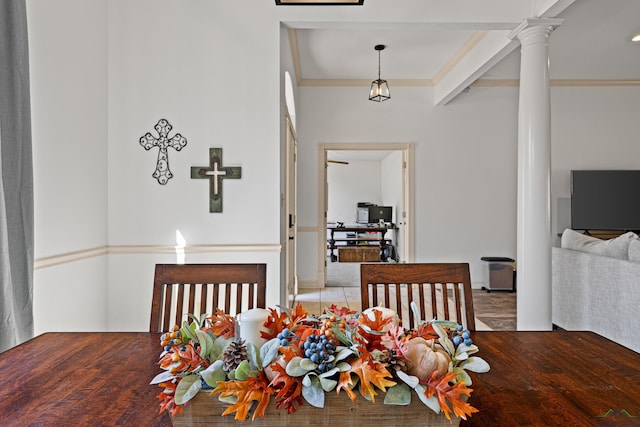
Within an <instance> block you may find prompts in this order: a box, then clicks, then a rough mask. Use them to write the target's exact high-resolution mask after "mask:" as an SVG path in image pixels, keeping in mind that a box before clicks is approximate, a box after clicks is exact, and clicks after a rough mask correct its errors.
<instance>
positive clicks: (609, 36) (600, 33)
mask: <svg viewBox="0 0 640 427" xmlns="http://www.w3.org/2000/svg"><path fill="white" fill-rule="evenodd" d="M369 1H371V0H369ZM366 2H367V0H365V6H366ZM540 3H542V2H540ZM546 3H548V4H551V5H552V7H550V8H549V9H548V10H549V12H548V13H549V14H548V16H546V15H545V17H557V18H561V19H564V22H563V23H562V24H561V25H560V26H559V27H557V28H556V30H555V31H554V32H553V33H552V34H551V36H550V42H549V57H550V64H551V67H550V76H551V78H552V79H585V80H625V81H632V83H631V84H634V85H636V84H640V43H632V42H631V41H630V37H631V36H632V35H634V34H637V33H640V0H549V1H547V2H546ZM567 5H568V7H567ZM322 7H328V6H322ZM336 7H341V8H345V7H347V8H354V7H361V6H336ZM565 7H566V8H565ZM559 10H560V11H561V12H559V13H557V12H558V11H559ZM524 18H526V17H523V19H524ZM519 23H520V22H509V23H502V24H495V23H494V24H492V25H493V27H490V26H486V28H487V29H488V31H487V32H486V33H485V34H484V35H483V34H481V33H478V32H477V30H478V29H479V28H480V25H479V24H477V25H474V24H469V25H466V26H465V25H455V26H447V25H433V24H431V25H416V24H415V23H414V24H406V25H388V24H387V25H384V27H382V26H378V27H376V25H375V24H369V25H353V26H350V25H347V24H344V25H340V26H333V27H332V28H322V29H321V28H317V29H316V28H295V26H293V27H292V30H293V31H295V34H294V37H295V38H296V39H297V45H298V52H297V54H298V59H295V55H296V54H295V52H294V60H297V61H299V73H300V75H299V76H297V79H298V84H301V85H323V84H332V83H328V82H327V81H333V84H349V82H348V81H351V83H352V84H356V81H357V84H363V82H364V81H365V80H367V81H369V82H370V81H371V80H374V79H375V78H377V72H378V56H377V52H376V51H375V50H374V48H373V47H374V45H376V44H384V45H387V46H388V47H387V48H386V49H385V50H384V51H382V53H381V63H382V65H381V68H382V78H383V79H386V80H388V81H389V85H390V86H391V90H392V93H393V85H394V84H395V85H400V86H402V85H404V86H410V85H416V84H422V85H427V86H430V85H433V86H436V85H437V84H438V82H440V81H441V80H442V79H444V78H446V77H447V74H448V73H449V71H450V69H451V67H453V66H455V63H456V60H457V59H458V60H459V59H460V58H459V57H458V58H457V59H456V54H459V55H463V56H466V57H469V56H470V55H474V49H479V46H481V45H482V43H478V44H477V45H475V46H474V45H473V43H468V41H469V40H470V39H472V38H473V37H476V38H477V37H480V38H482V37H490V36H488V34H491V33H493V35H494V36H495V35H496V34H497V33H496V31H500V32H501V33H500V37H506V36H505V34H507V31H510V30H512V29H514V28H515V27H516V26H517V25H518V24H519ZM512 45H513V46H511V47H510V48H509V49H508V51H507V52H506V53H505V54H502V55H498V54H497V52H496V55H495V56H494V57H493V63H492V62H491V60H490V58H489V57H487V61H486V63H485V68H484V69H479V71H478V70H476V71H477V73H476V74H479V75H475V76H474V75H472V73H471V72H470V74H469V76H468V79H467V80H466V81H464V80H460V81H459V82H457V83H456V84H457V86H458V87H457V88H455V89H454V92H455V93H453V92H452V94H451V98H452V97H454V96H455V95H457V93H460V91H462V90H463V89H464V88H465V87H467V86H468V85H469V83H470V82H471V83H473V82H474V81H476V80H477V79H482V80H486V79H518V77H519V68H520V53H519V48H518V44H517V43H512ZM509 52H511V53H509ZM505 55H506V57H505V58H504V59H502V58H503V57H504V56H505ZM498 60H500V62H498V63H497V65H495V66H493V64H494V63H495V62H496V61H498ZM480 73H481V74H480ZM415 80H419V82H416V81H415ZM463 86H464V87H463ZM436 101H438V100H436ZM390 102H393V101H390ZM445 103H446V102H445Z"/></svg>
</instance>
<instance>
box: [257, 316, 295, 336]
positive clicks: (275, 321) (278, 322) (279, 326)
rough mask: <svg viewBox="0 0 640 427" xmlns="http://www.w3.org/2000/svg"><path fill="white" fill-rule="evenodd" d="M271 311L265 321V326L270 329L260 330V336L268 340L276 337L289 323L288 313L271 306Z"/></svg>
mask: <svg viewBox="0 0 640 427" xmlns="http://www.w3.org/2000/svg"><path fill="white" fill-rule="evenodd" d="M269 311H270V312H271V314H270V315H269V317H268V318H267V320H266V321H265V322H264V327H265V328H266V329H267V330H268V331H267V332H265V331H260V337H261V338H264V339H266V340H270V339H271V338H275V337H276V336H277V335H278V334H279V333H280V331H282V330H283V329H284V328H286V327H287V324H288V323H289V317H288V316H287V314H286V313H278V310H276V309H275V308H269Z"/></svg>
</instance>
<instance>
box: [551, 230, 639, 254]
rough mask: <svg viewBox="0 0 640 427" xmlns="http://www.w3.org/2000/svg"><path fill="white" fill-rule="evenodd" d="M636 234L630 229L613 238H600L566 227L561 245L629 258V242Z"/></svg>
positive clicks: (636, 237) (575, 249) (577, 249)
mask: <svg viewBox="0 0 640 427" xmlns="http://www.w3.org/2000/svg"><path fill="white" fill-rule="evenodd" d="M637 239H638V236H637V235H636V234H635V233H632V232H631V231H630V232H628V233H625V234H623V235H621V236H618V237H616V238H615V239H609V240H601V239H598V238H597V237H592V236H587V235H585V234H582V233H578V232H577V231H574V230H571V229H568V228H567V229H566V230H564V232H563V233H562V241H561V245H562V247H563V248H564V249H572V250H574V251H581V252H587V253H591V254H596V255H603V256H608V257H612V258H618V259H624V260H627V259H629V244H630V242H631V241H632V240H637Z"/></svg>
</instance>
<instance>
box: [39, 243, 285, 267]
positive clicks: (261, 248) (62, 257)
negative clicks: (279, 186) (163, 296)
mask: <svg viewBox="0 0 640 427" xmlns="http://www.w3.org/2000/svg"><path fill="white" fill-rule="evenodd" d="M176 249H177V248H176V246H172V245H138V246H133V245H131V246H126V245H123V246H101V247H97V248H90V249H84V250H80V251H74V252H68V253H64V254H59V255H53V256H49V257H43V258H38V259H36V260H35V262H34V270H39V269H42V268H47V267H53V266H56V265H60V264H68V263H71V262H75V261H80V260H83V259H87V258H94V257H97V256H102V255H109V254H175V253H176ZM180 249H181V250H184V253H216V252H217V253H219V252H280V251H281V250H282V245H280V244H246V245H190V246H185V247H184V248H180Z"/></svg>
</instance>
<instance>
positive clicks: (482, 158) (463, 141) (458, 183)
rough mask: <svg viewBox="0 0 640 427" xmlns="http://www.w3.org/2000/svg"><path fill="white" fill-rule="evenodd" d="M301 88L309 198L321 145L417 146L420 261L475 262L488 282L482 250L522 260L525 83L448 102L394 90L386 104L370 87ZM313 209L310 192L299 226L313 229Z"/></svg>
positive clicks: (476, 273) (305, 257)
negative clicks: (518, 253)
mask: <svg viewBox="0 0 640 427" xmlns="http://www.w3.org/2000/svg"><path fill="white" fill-rule="evenodd" d="M299 92H300V95H299V99H298V101H299V102H298V105H299V108H298V121H299V125H298V126H299V131H298V136H299V139H300V150H299V154H300V155H299V158H300V162H301V163H303V164H304V167H301V171H302V172H301V173H300V179H301V184H300V194H301V198H302V197H304V196H303V195H305V194H308V193H309V192H310V189H312V188H316V185H317V184H316V182H317V168H316V167H315V164H316V155H317V154H316V153H317V145H318V143H320V142H323V143H324V142H360V141H367V142H414V143H415V194H414V195H413V196H414V201H415V212H414V215H415V216H414V218H415V261H417V262H429V261H450V262H458V261H465V262H470V263H471V269H472V271H471V275H472V277H471V278H472V281H474V282H477V283H476V285H477V286H480V285H481V283H480V281H481V280H482V277H483V276H482V270H481V269H482V267H483V266H482V264H481V261H480V258H481V257H482V256H487V255H489V256H493V255H495V256H511V257H515V250H516V241H515V221H516V200H515V195H516V194H515V192H516V182H515V179H516V178H515V177H516V165H515V163H516V162H515V159H516V141H517V129H516V123H517V89H508V88H499V89H477V90H476V89H474V90H472V91H471V92H470V93H468V94H463V95H461V96H460V97H459V98H458V99H456V100H455V101H454V102H452V103H451V104H449V105H447V106H446V107H433V106H432V105H431V102H430V100H431V99H432V91H431V89H428V88H401V87H396V88H394V89H393V93H394V96H393V98H392V99H391V100H390V101H388V102H385V103H382V104H377V103H373V102H370V101H368V100H367V96H366V88H313V87H303V88H300V90H299ZM347 111H348V112H349V114H346V113H345V112H347ZM315 209H316V202H315V199H311V198H309V199H308V200H307V201H306V202H305V203H304V209H301V210H300V212H299V214H300V218H299V223H300V224H302V225H306V226H312V225H315V223H316V214H315ZM311 234H312V233H305V238H307V239H311V238H312V236H311ZM313 255H314V254H313V253H299V257H300V262H302V263H304V262H311V263H312V262H314V261H313V259H312V257H313ZM305 279H306V280H313V278H305Z"/></svg>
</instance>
